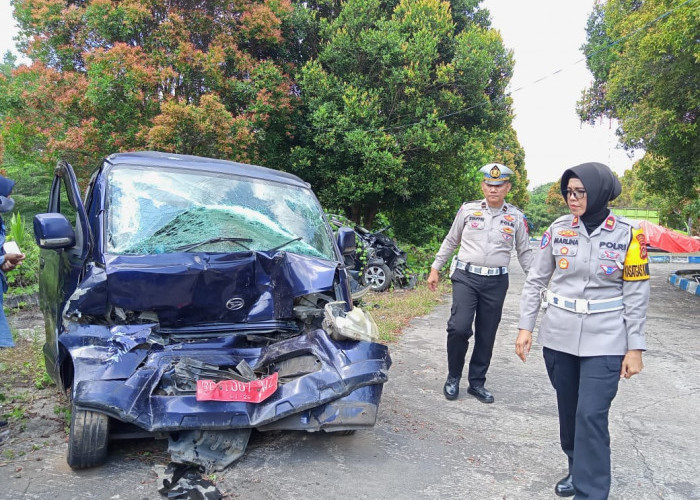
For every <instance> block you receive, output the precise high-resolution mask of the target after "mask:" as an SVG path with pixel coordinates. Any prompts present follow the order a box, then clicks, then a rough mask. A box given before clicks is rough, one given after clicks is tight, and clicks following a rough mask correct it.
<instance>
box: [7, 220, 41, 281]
mask: <svg viewBox="0 0 700 500" xmlns="http://www.w3.org/2000/svg"><path fill="white" fill-rule="evenodd" d="M6 237H7V239H8V240H9V241H16V242H17V245H18V246H19V248H20V250H21V251H22V253H24V254H25V256H26V257H25V259H24V261H23V262H22V264H20V265H19V266H17V267H16V268H14V269H13V270H12V271H8V272H7V273H6V277H7V282H8V284H9V285H10V288H9V289H8V292H7V293H8V294H27V293H35V292H38V291H39V247H38V246H37V245H36V243H35V242H34V236H33V234H32V233H31V232H29V231H28V229H27V228H26V227H25V224H24V220H23V219H22V216H21V215H20V213H19V212H17V213H16V214H13V215H12V217H11V219H10V223H9V226H8V229H7V236H6Z"/></svg>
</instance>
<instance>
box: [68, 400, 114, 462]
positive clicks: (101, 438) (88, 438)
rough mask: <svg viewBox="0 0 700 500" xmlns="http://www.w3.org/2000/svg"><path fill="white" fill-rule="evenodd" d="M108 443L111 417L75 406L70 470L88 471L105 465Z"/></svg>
mask: <svg viewBox="0 0 700 500" xmlns="http://www.w3.org/2000/svg"><path fill="white" fill-rule="evenodd" d="M108 441H109V417H108V416H107V415H105V414H104V413H98V412H96V411H90V410H77V409H76V408H75V406H73V408H72V411H71V417H70V436H69V438H68V458H67V461H68V465H69V466H70V468H71V469H87V468H89V467H95V466H97V465H101V464H103V463H104V462H105V460H106V459H107V442H108Z"/></svg>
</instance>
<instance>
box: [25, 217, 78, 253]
mask: <svg viewBox="0 0 700 500" xmlns="http://www.w3.org/2000/svg"><path fill="white" fill-rule="evenodd" d="M34 239H35V240H36V244H37V245H39V248H46V249H58V248H70V247H73V246H75V231H74V230H73V226H71V224H70V222H68V219H66V217H65V216H64V215H62V214H58V213H48V214H37V215H35V216H34Z"/></svg>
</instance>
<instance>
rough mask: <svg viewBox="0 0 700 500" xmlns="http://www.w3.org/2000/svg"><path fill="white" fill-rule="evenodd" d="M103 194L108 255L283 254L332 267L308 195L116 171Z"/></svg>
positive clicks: (268, 185) (200, 175) (260, 183)
mask: <svg viewBox="0 0 700 500" xmlns="http://www.w3.org/2000/svg"><path fill="white" fill-rule="evenodd" d="M108 186H109V187H108V191H107V214H108V215H107V235H106V236H107V238H106V239H107V242H106V247H107V252H108V253H112V254H158V253H172V252H185V251H191V252H226V253H229V252H241V251H247V250H252V251H270V250H277V249H283V250H285V251H288V252H293V253H297V254H302V255H309V256H312V257H320V258H324V259H331V260H332V259H334V258H335V255H334V253H333V243H332V241H331V239H330V234H329V232H328V231H327V229H326V225H325V220H324V218H323V213H322V211H321V207H320V206H319V205H318V203H317V201H316V199H315V197H314V196H313V195H312V194H311V192H310V191H309V190H308V189H305V188H302V187H298V186H290V185H287V184H282V183H277V182H271V181H265V180H260V179H252V178H249V177H240V176H234V175H230V174H222V173H215V172H201V171H194V170H177V171H175V170H166V169H152V168H133V167H115V168H113V169H112V170H111V171H110V173H109V183H108Z"/></svg>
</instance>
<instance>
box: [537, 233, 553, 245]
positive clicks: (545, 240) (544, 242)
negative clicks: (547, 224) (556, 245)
mask: <svg viewBox="0 0 700 500" xmlns="http://www.w3.org/2000/svg"><path fill="white" fill-rule="evenodd" d="M551 242H552V235H551V234H549V231H545V232H544V234H543V235H542V240H541V241H540V248H547V247H548V246H549V244H550V243H551Z"/></svg>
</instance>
